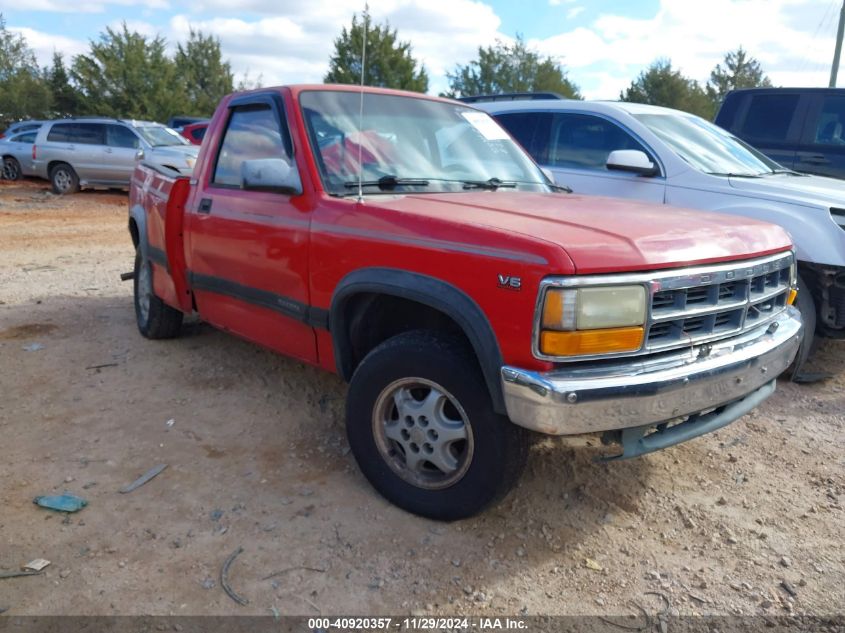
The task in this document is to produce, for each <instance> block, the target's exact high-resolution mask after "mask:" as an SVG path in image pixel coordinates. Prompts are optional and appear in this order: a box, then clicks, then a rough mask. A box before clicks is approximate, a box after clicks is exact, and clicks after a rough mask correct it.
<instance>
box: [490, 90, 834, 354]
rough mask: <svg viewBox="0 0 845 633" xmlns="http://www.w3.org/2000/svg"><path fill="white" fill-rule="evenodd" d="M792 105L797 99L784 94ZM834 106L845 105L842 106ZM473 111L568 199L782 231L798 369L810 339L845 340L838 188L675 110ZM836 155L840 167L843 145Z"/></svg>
mask: <svg viewBox="0 0 845 633" xmlns="http://www.w3.org/2000/svg"><path fill="white" fill-rule="evenodd" d="M737 94H738V95H740V97H742V98H746V97H748V96H752V95H754V96H753V97H752V98H754V99H756V98H758V97H757V96H756V95H758V94H764V95H769V92H764V93H758V92H756V91H741V92H739V93H737ZM778 98H780V96H779V97H778ZM789 98H790V99H792V98H794V99H796V100H797V99H799V97H798V96H797V95H791V93H790V95H789ZM801 98H803V97H801ZM826 98H827V97H826ZM836 99H840V100H842V102H843V105H845V97H841V96H837V97H836ZM474 101H475V103H474V105H476V106H477V107H480V108H483V109H484V110H486V111H487V112H489V113H490V114H492V115H493V116H494V117H495V118H496V119H497V120H498V121H499V123H501V124H502V125H503V126H504V127H505V128H506V129H507V130H508V131H509V132H510V133H511V134H512V135H513V137H514V138H515V139H516V140H517V141H519V143H520V144H521V145H522V146H523V147H524V148H525V149H526V150H527V151H528V152H529V153H530V154H531V155H532V157H533V158H534V159H535V160H536V161H537V162H538V164H540V165H541V166H542V167H544V168H545V169H546V170H547V171H548V172H549V173H550V174H551V175H552V176H553V178H554V180H555V182H556V183H557V184H559V185H565V186H568V187H571V188H572V190H573V191H574V192H575V193H579V194H589V195H606V196H608V195H609V196H616V197H620V198H630V199H636V200H645V201H648V202H653V203H657V204H662V205H671V206H668V207H666V213H667V216H666V217H667V221H671V214H672V213H674V209H673V208H672V207H686V208H693V209H702V210H706V211H716V212H719V213H726V214H735V215H744V216H747V217H750V218H755V219H759V220H766V221H769V222H772V223H775V224H779V225H780V226H782V227H783V228H785V229H786V230H787V231H788V232H789V234H790V235H791V237H792V239H793V242H794V243H795V250H796V256H797V259H798V271H799V282H798V283H799V287H800V288H801V290H802V292H800V293H799V295H798V307H799V309H800V310H801V312H802V314H803V315H804V324H805V328H806V335H805V338H804V344H803V346H802V349H801V352H800V353H799V361H798V364H797V365H798V366H799V367H800V365H801V364H802V363H803V362H804V360H806V358H807V356H808V355H809V353H810V344H811V343H812V341H813V334H814V331H815V332H817V333H819V334H821V335H824V336H831V337H837V338H840V337H843V336H845V183H843V182H842V181H839V180H834V179H831V178H824V177H820V176H811V175H807V174H801V173H798V172H796V171H793V170H792V169H790V168H788V167H784V166H783V165H781V164H779V163H777V162H775V161H774V160H772V159H771V158H769V157H767V156H766V155H764V154H763V153H762V152H760V151H758V150H756V149H754V148H752V147H751V146H750V145H748V144H747V143H745V142H744V141H742V140H740V139H738V138H737V137H736V136H734V135H733V134H731V133H730V132H728V131H726V130H724V129H722V128H720V127H718V126H716V125H714V124H712V123H710V122H708V121H705V120H703V119H701V118H699V117H697V116H694V115H691V114H688V113H686V112H681V111H678V110H671V109H668V108H661V107H656V106H649V105H642V104H635V103H623V102H602V101H592V102H591V101H575V100H567V99H563V100H562V99H551V100H523V101H519V100H514V101H505V100H502V99H501V98H500V97H499V98H497V99H495V100H490V101H486V102H485V101H480V100H478V99H475V100H474ZM733 103H734V99H732V98H731V97H729V98H728V100H727V101H726V102H725V107H728V108H734V109H735V111H736V112H737V113H738V114H737V116H736V118H735V119H732V120H736V121H739V122H740V124H741V125H743V126H745V127H744V128H743V129H748V127H749V126H752V127H753V125H759V121H757V119H754V120H755V121H757V122H755V123H753V125H752V124H751V123H750V121H751V119H749V116H750V115H749V107H747V106H743V107H742V108H740V107H739V106H734V105H732V104H733ZM823 103H827V102H826V101H825V102H823ZM752 106H753V104H752ZM817 106H818V107H816V110H812V108H810V107H809V106H808V109H807V111H806V113H805V115H806V117H809V116H810V115H809V114H808V112H810V111H817V112H822V113H824V112H825V111H826V109H827V108H828V106H824V105H822V104H817ZM725 107H723V111H724V109H725ZM717 120H718V119H717ZM806 120H809V119H806ZM802 121H803V120H802ZM830 123H831V121H830V120H828V119H821V120H819V122H818V123H817V124H816V123H814V124H813V125H815V126H823V127H824V126H828V127H829V126H830ZM790 125H792V124H790ZM802 125H803V123H802ZM839 128H841V126H839V127H838V128H837V130H836V131H838V130H839ZM843 143H845V141H843ZM836 150H837V151H841V152H842V155H843V158H845V145H843V147H842V148H841V150H840V149H839V148H836ZM790 164H792V162H791V161H790Z"/></svg>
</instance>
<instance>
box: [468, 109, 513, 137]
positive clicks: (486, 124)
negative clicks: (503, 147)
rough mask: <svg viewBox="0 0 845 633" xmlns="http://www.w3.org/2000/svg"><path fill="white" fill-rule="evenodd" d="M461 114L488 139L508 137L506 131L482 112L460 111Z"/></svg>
mask: <svg viewBox="0 0 845 633" xmlns="http://www.w3.org/2000/svg"><path fill="white" fill-rule="evenodd" d="M461 116H462V117H464V118H465V119H466V120H467V121H469V123H470V125H472V127H474V128H475V129H476V130H478V131H479V132H481V136H483V137H484V138H485V139H487V140H488V141H505V140H507V139H508V138H510V137H509V136H508V134H507V132H505V131H504V130H503V129H502V128H501V127H499V126H498V124H496V122H495V121H493V119H491V118H490V117H489V116H488V115H486V114H484V113H483V112H461Z"/></svg>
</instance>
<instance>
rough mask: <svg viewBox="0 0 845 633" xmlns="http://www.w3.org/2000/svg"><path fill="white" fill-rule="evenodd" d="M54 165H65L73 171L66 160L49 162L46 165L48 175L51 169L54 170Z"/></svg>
mask: <svg viewBox="0 0 845 633" xmlns="http://www.w3.org/2000/svg"><path fill="white" fill-rule="evenodd" d="M56 165H67V166H68V167H70V168H71V169H73V165H71V164H70V163H69V162H67V161H66V160H51V161H50V162H49V163H47V173H48V174H49V173H50V172H51V171H53V168H54V167H55V166H56ZM74 171H75V170H74Z"/></svg>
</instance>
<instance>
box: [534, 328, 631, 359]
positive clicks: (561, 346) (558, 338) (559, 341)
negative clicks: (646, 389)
mask: <svg viewBox="0 0 845 633" xmlns="http://www.w3.org/2000/svg"><path fill="white" fill-rule="evenodd" d="M644 332H645V330H644V328H641V327H620V328H608V329H604V330H579V331H576V332H554V331H549V330H545V331H543V332H542V333H541V334H540V351H541V352H542V353H543V354H545V355H546V356H581V355H591V354H608V353H613V352H634V351H636V350H638V349H640V347H642V344H643V335H644Z"/></svg>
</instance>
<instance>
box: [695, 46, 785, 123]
mask: <svg viewBox="0 0 845 633" xmlns="http://www.w3.org/2000/svg"><path fill="white" fill-rule="evenodd" d="M724 64H725V65H724V67H723V66H722V64H716V67H715V68H714V69H713V72H711V73H710V81H708V82H707V96H708V97H710V100H711V101H712V102H713V107H714V108H716V107H718V106H719V104H720V103H722V99H724V98H725V95H726V94H728V93H729V92H730V91H731V90H735V89H736V88H758V87H767V86H771V85H772V82H771V81H769V78H768V77H767V76H766V74H765V73H764V72H763V68H762V67H761V66H760V62H758V61H757V60H756V59H754V58H753V57H751V56H750V55H749V54H748V52H747V51H746V50H745V49H744V48H742V46H740V47H739V48H738V49H736V50H735V51H731V52H730V53H728V54H727V55H725V59H724Z"/></svg>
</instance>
